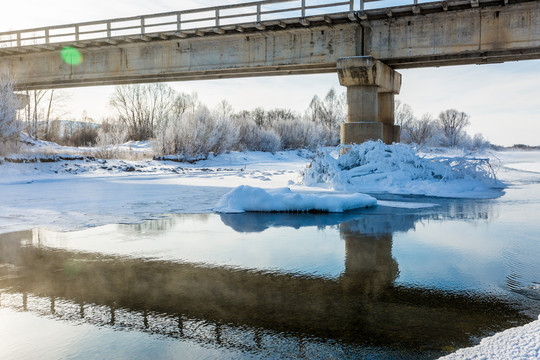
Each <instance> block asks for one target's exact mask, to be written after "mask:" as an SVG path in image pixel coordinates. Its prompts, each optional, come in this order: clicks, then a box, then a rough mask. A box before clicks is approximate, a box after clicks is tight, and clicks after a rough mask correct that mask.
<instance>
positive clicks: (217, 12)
mask: <svg viewBox="0 0 540 360" xmlns="http://www.w3.org/2000/svg"><path fill="white" fill-rule="evenodd" d="M216 27H219V9H216Z"/></svg>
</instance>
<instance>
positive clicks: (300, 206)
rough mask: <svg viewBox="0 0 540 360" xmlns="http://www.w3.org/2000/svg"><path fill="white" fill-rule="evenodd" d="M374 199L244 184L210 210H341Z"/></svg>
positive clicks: (368, 205) (355, 195)
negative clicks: (265, 188) (307, 192)
mask: <svg viewBox="0 0 540 360" xmlns="http://www.w3.org/2000/svg"><path fill="white" fill-rule="evenodd" d="M376 204H377V200H376V199H375V198H373V197H371V196H369V195H365V194H360V193H354V194H338V193H335V194H299V193H294V192H292V191H291V189H289V188H281V189H274V190H264V189H261V188H257V187H251V186H247V185H242V186H239V187H237V188H235V189H233V190H232V191H230V192H228V193H227V194H225V195H223V197H222V198H221V199H220V200H219V201H218V203H217V205H216V207H215V208H214V211H216V212H220V213H242V212H246V211H260V212H307V211H324V212H343V211H345V210H351V209H357V208H362V207H370V206H375V205H376Z"/></svg>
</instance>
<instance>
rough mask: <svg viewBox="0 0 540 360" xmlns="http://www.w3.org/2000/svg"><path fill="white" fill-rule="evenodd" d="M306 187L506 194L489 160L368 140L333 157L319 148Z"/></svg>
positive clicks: (456, 194)
mask: <svg viewBox="0 0 540 360" xmlns="http://www.w3.org/2000/svg"><path fill="white" fill-rule="evenodd" d="M303 183H304V184H305V185H307V186H320V185H325V186H328V187H329V188H332V189H334V190H338V191H347V192H352V191H355V192H367V193H383V192H386V193H392V194H401V195H404V194H410V195H426V196H437V197H451V198H495V197H499V196H501V195H502V194H503V192H502V188H503V187H504V186H503V184H502V182H500V181H499V180H497V177H496V176H495V171H494V170H493V168H492V167H491V164H490V163H489V159H484V158H472V157H422V156H419V155H418V154H417V153H416V150H415V149H414V148H413V147H411V146H408V145H404V144H393V145H386V144H384V143H383V142H381V141H368V142H365V143H363V144H361V145H352V146H350V147H348V152H347V153H346V154H344V155H341V156H340V157H339V158H337V159H336V158H334V157H333V156H332V155H331V154H330V152H329V150H327V149H321V150H319V151H318V152H317V155H316V157H315V159H314V160H313V162H312V163H311V166H310V167H309V168H308V169H307V170H306V171H305V173H304V178H303Z"/></svg>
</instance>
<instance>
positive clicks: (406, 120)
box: [394, 100, 414, 143]
mask: <svg viewBox="0 0 540 360" xmlns="http://www.w3.org/2000/svg"><path fill="white" fill-rule="evenodd" d="M394 119H395V124H396V125H398V126H399V130H400V135H401V136H400V137H401V142H404V143H409V142H411V139H410V137H409V133H408V132H409V125H410V123H411V122H412V121H413V120H414V113H413V110H412V107H411V106H410V105H409V104H407V103H404V102H401V101H400V100H396V101H395V102H394Z"/></svg>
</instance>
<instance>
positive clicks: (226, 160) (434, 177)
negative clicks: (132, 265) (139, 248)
mask: <svg viewBox="0 0 540 360" xmlns="http://www.w3.org/2000/svg"><path fill="white" fill-rule="evenodd" d="M122 150H125V151H126V152H127V151H129V152H131V153H134V154H136V156H133V158H141V159H142V158H144V159H145V160H129V161H128V160H103V159H98V158H95V157H93V154H92V149H77V148H62V147H58V146H57V145H55V144H52V143H43V142H38V143H35V144H34V145H33V146H32V148H31V151H29V153H27V154H26V155H15V156H8V157H5V158H0V233H6V232H10V231H16V230H22V229H29V228H33V227H37V226H41V227H43V226H44V227H49V228H52V229H59V230H70V229H78V228H84V227H90V226H97V225H104V224H112V223H135V222H141V221H143V220H146V219H152V218H157V217H163V216H167V214H171V213H205V212H212V211H213V210H214V209H215V208H220V207H221V209H227V208H228V209H229V210H230V209H232V208H233V207H234V206H236V207H235V208H234V209H233V210H239V211H244V210H251V208H245V207H244V208H242V206H244V205H245V204H246V202H245V201H241V202H240V203H239V202H238V201H237V200H238V199H241V200H242V199H243V200H245V199H246V196H248V197H249V196H253V193H256V195H257V196H260V201H258V203H257V204H256V205H260V204H263V203H265V201H267V200H268V197H267V195H265V194H273V195H272V196H274V197H272V199H273V200H272V201H275V203H276V204H277V205H276V206H277V208H276V207H274V208H272V209H270V208H268V209H266V210H276V209H277V210H290V209H287V208H281V207H280V206H282V205H283V204H284V203H286V201H289V200H287V198H288V197H291V196H297V195H298V196H297V197H296V199H303V200H302V201H304V202H305V203H308V202H312V203H313V202H314V203H316V204H320V203H321V202H323V201H327V200H328V196H329V194H332V196H337V198H339V197H342V198H341V199H342V200H343V196H345V198H346V201H345V202H342V203H340V206H341V207H340V208H339V209H338V208H336V209H338V211H342V210H346V209H349V208H351V206H350V203H349V202H350V200H351V197H350V196H351V195H344V194H340V193H339V191H347V192H350V191H351V190H353V191H354V192H358V191H362V192H369V193H381V192H383V193H384V192H390V193H397V194H423V195H429V196H437V195H439V196H454V197H469V198H470V197H475V196H476V197H479V198H486V197H496V196H501V195H503V194H504V193H503V190H502V189H501V187H502V186H503V184H506V185H512V184H517V183H526V182H527V181H529V180H530V179H533V180H531V181H538V177H539V174H538V173H539V172H540V154H539V153H538V152H526V151H515V152H511V151H508V152H491V153H485V154H481V155H475V158H476V160H473V161H472V162H467V161H466V159H465V157H464V155H465V154H463V153H456V152H444V153H440V152H430V153H424V154H423V156H425V157H428V158H435V160H434V161H429V160H426V159H425V158H424V157H421V158H419V157H417V156H416V155H414V156H413V155H411V154H412V153H411V152H409V151H408V150H407V149H405V148H401V149H400V150H399V151H393V152H392V151H390V152H392V154H391V155H389V151H388V149H387V148H383V147H379V148H374V152H373V153H372V155H373V156H374V157H373V158H372V159H371V160H370V161H368V162H367V163H365V162H364V163H362V162H358V161H357V160H358V156H357V155H358V152H359V151H360V150H362V149H357V150H355V151H356V153H355V152H354V151H352V152H351V153H352V155H350V156H349V157H348V162H343V161H342V162H341V163H339V162H337V161H336V160H335V159H334V157H335V156H336V151H335V150H333V152H332V150H329V149H327V150H325V151H323V152H320V153H319V155H318V160H316V161H315V162H314V163H313V164H312V166H311V168H310V169H308V170H306V168H307V166H308V165H310V164H311V163H312V159H313V157H314V156H315V154H314V153H310V152H308V151H283V152H278V153H274V154H272V153H262V152H247V153H240V152H233V153H229V154H222V155H220V156H216V157H213V156H211V157H210V158H208V159H207V160H203V161H199V162H196V163H193V164H190V163H178V162H172V161H155V160H151V158H150V157H149V156H150V155H149V154H151V149H150V147H149V144H147V143H129V144H126V145H125V146H123V147H122ZM364 150H365V149H364ZM372 150H373V149H372ZM362 151H363V150H362ZM51 154H64V155H70V156H80V157H81V158H80V159H78V160H69V161H68V160H61V159H58V157H56V158H55V156H54V155H51ZM355 154H356V155H355ZM332 156H333V157H332ZM354 156H356V159H355V158H354ZM392 156H395V158H393V157H392ZM415 156H416V157H415ZM67 157H68V156H66V158H67ZM331 157H332V159H334V160H332V159H330V158H331ZM487 158H489V159H490V165H487V166H486V162H485V159H487ZM37 159H40V160H44V159H45V160H46V159H49V160H50V161H51V162H42V161H37ZM381 159H382V160H384V161H382V160H381ZM53 160H55V161H54V162H52V161H53ZM57 160H58V161H57ZM395 160H399V161H401V163H398V162H396V161H395ZM10 161H26V163H13V162H10ZM355 161H357V163H356V164H354V166H352V165H351V164H353V163H354V162H355ZM380 164H383V165H384V166H382V167H381V165H380ZM399 164H405V165H403V166H402V165H399ZM338 165H339V166H338ZM444 166H447V167H446V168H445V167H444ZM448 166H450V167H448ZM452 166H457V169H458V172H459V171H462V172H461V173H460V174H458V175H456V174H453V175H451V174H450V173H445V171H447V170H448V169H450V168H451V167H452ZM479 168H481V169H480V172H478V173H476V175H475V172H474V171H473V172H469V170H471V169H473V170H474V169H479ZM460 169H461V170H460ZM482 169H483V170H482ZM329 170H330V172H329ZM492 170H493V171H492ZM306 171H307V176H306V177H304V173H306ZM325 171H326V173H325ZM315 172H318V173H315ZM310 174H311V175H310ZM494 174H496V175H497V178H498V180H495V179H494V178H493V175H494ZM319 175H320V176H319ZM499 180H502V183H501V182H499ZM246 185H247V186H249V187H246ZM308 185H309V186H308ZM240 186H244V187H241V188H238V187H240ZM250 187H251V188H250ZM287 187H288V188H289V189H290V191H289V190H283V188H287ZM235 188H237V190H236V192H235V191H232V192H231V190H233V189H235ZM252 188H260V189H256V190H253V191H252ZM238 189H240V190H238ZM262 189H265V190H262ZM272 189H273V190H272ZM276 189H281V190H276ZM338 190H339V191H338ZM227 193H232V194H233V195H234V194H236V195H238V194H240V195H239V198H238V197H237V198H236V199H234V198H231V196H233V195H228V197H224V195H226V194H227ZM248 193H249V194H248ZM246 194H247V195H246ZM236 195H235V196H236ZM347 196H349V197H347ZM352 198H354V199H353V200H354V201H357V202H356V203H354V204H356V205H358V206H367V205H373V204H374V203H373V202H372V200H371V198H370V197H369V196H364V195H362V194H358V193H356V194H355V195H352ZM220 199H222V200H221V201H220ZM265 199H266V200H265ZM322 199H327V200H322ZM335 199H336V197H334V198H333V200H332V201H330V202H329V204H331V205H332V204H335V202H333V201H334V200H335ZM235 201H236V202H235ZM409 201H410V200H409ZM433 204H436V199H433ZM233 205H234V206H233ZM343 205H346V206H343ZM356 205H355V206H356ZM318 206H319V205H315V206H312V208H314V209H317V208H318ZM355 206H352V207H355ZM378 206H393V207H409V208H411V207H412V208H414V207H425V206H430V204H426V202H423V203H422V204H415V203H411V202H405V201H379V205H378ZM256 208H257V206H255V207H254V208H253V209H256ZM328 208H329V206H328V207H327V208H325V209H326V210H328ZM262 210H265V209H262ZM300 210H304V209H303V208H302V209H300ZM539 324H540V320H539V321H536V322H534V323H532V324H529V325H527V326H524V327H522V328H516V329H511V330H508V331H506V332H503V333H501V334H497V335H496V336H494V337H492V338H488V339H484V340H483V341H482V343H481V344H480V345H478V346H477V347H475V348H472V349H466V350H461V351H459V352H457V353H455V354H452V355H450V358H456V359H473V358H474V359H488V358H494V357H493V354H494V353H495V352H497V353H500V354H510V355H508V356H509V357H510V358H521V359H537V358H539V346H540V345H539V344H540V340H539V332H540V327H539V326H540V325H539ZM524 342H525V343H526V345H524ZM531 344H532V345H531ZM504 351H507V352H504ZM508 356H507V355H504V356H501V357H498V358H509V357H508Z"/></svg>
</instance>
